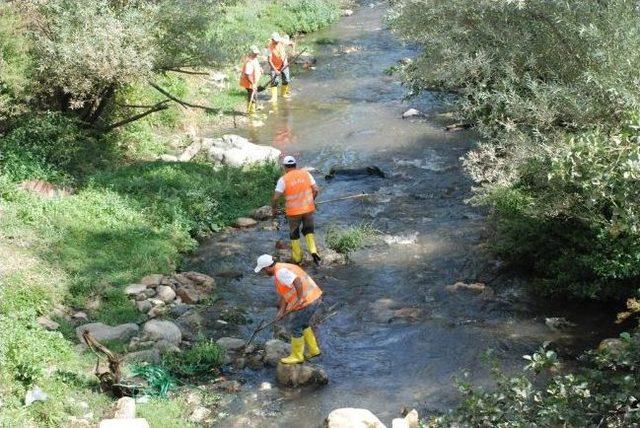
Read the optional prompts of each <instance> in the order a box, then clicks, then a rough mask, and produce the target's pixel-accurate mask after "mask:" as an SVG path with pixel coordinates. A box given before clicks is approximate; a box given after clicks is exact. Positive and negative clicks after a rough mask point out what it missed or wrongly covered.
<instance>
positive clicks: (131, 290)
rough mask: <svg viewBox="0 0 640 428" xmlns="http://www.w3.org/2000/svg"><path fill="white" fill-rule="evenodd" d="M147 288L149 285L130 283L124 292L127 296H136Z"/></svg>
mask: <svg viewBox="0 0 640 428" xmlns="http://www.w3.org/2000/svg"><path fill="white" fill-rule="evenodd" d="M146 289H147V286H146V285H144V284H130V285H127V286H126V287H125V289H124V294H126V295H127V296H135V295H137V294H140V293H142V292H144V291H145V290H146Z"/></svg>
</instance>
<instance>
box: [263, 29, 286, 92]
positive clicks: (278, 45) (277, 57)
mask: <svg viewBox="0 0 640 428" xmlns="http://www.w3.org/2000/svg"><path fill="white" fill-rule="evenodd" d="M287 44H288V42H287V40H286V39H283V38H282V37H281V36H280V35H279V34H278V33H273V34H272V35H271V40H269V43H267V49H268V50H269V66H270V67H271V99H270V100H269V101H271V102H272V103H275V102H276V101H278V86H279V85H280V80H281V79H282V89H281V90H280V95H282V97H284V98H289V82H290V80H291V79H290V76H291V75H290V74H289V60H288V58H287V51H286V45H287Z"/></svg>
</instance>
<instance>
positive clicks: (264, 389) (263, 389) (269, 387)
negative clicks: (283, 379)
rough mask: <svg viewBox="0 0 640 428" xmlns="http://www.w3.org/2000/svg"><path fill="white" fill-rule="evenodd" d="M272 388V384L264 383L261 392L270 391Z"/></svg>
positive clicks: (261, 385)
mask: <svg viewBox="0 0 640 428" xmlns="http://www.w3.org/2000/svg"><path fill="white" fill-rule="evenodd" d="M271 388H272V386H271V382H262V383H261V384H260V391H269V390H270V389H271Z"/></svg>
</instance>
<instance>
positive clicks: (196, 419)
mask: <svg viewBox="0 0 640 428" xmlns="http://www.w3.org/2000/svg"><path fill="white" fill-rule="evenodd" d="M210 416H211V410H209V409H207V408H206V407H202V406H200V407H196V409H195V410H194V411H193V413H192V414H191V416H189V422H192V423H194V424H198V423H203V422H205V419H207V418H208V417H210Z"/></svg>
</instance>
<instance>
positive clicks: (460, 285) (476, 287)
mask: <svg viewBox="0 0 640 428" xmlns="http://www.w3.org/2000/svg"><path fill="white" fill-rule="evenodd" d="M486 289H487V286H486V285H485V284H483V283H481V282H476V283H473V284H465V283H464V282H456V283H455V284H452V285H447V286H446V287H445V290H447V291H451V292H454V291H459V290H464V291H471V292H474V293H482V292H484V291H485V290H486Z"/></svg>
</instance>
